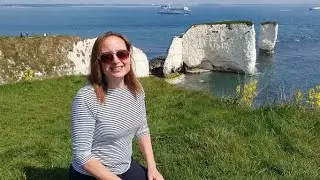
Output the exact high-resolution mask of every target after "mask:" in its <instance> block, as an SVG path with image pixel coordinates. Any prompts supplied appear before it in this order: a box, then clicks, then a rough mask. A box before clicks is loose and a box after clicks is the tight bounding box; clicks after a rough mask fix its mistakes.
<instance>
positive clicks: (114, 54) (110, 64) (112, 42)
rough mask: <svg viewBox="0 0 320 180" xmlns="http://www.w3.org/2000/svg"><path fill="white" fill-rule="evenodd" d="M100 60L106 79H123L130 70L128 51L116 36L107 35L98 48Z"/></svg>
mask: <svg viewBox="0 0 320 180" xmlns="http://www.w3.org/2000/svg"><path fill="white" fill-rule="evenodd" d="M100 61H101V62H102V66H103V70H104V73H105V75H106V76H107V79H108V80H113V79H119V78H120V79H121V78H122V79H123V78H124V76H125V75H126V74H128V72H129V71H130V53H129V51H128V50H127V47H126V44H125V42H124V41H123V40H122V39H121V38H119V37H117V36H109V37H107V38H106V39H105V40H104V41H103V43H102V46H101V49H100Z"/></svg>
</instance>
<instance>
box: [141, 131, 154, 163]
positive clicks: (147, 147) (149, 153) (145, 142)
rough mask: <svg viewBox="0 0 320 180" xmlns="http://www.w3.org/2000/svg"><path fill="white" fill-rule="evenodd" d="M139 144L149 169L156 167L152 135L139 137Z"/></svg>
mask: <svg viewBox="0 0 320 180" xmlns="http://www.w3.org/2000/svg"><path fill="white" fill-rule="evenodd" d="M138 144H139V148H140V151H141V153H142V154H143V156H144V159H145V160H146V162H147V165H148V169H149V168H156V162H155V160H154V155H153V150H152V144H151V138H150V135H144V136H142V137H141V138H140V139H139V141H138Z"/></svg>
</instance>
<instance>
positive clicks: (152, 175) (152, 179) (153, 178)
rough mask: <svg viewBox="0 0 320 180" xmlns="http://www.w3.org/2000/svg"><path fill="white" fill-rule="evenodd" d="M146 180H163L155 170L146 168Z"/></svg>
mask: <svg viewBox="0 0 320 180" xmlns="http://www.w3.org/2000/svg"><path fill="white" fill-rule="evenodd" d="M148 180H164V179H163V177H162V175H161V174H160V173H159V171H158V170H157V168H149V167H148Z"/></svg>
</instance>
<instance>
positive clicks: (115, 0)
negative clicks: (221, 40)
mask: <svg viewBox="0 0 320 180" xmlns="http://www.w3.org/2000/svg"><path fill="white" fill-rule="evenodd" d="M172 2H175V3H176V4H193V3H197V4H320V0H121V1H119V0H0V4H167V3H172Z"/></svg>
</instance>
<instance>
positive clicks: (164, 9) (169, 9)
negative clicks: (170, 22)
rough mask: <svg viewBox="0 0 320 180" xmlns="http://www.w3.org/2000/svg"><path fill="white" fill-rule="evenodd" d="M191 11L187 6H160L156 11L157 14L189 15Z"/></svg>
mask: <svg viewBox="0 0 320 180" xmlns="http://www.w3.org/2000/svg"><path fill="white" fill-rule="evenodd" d="M190 12H191V10H190V9H189V7H187V6H176V5H174V6H173V5H170V4H167V5H161V6H160V8H159V9H158V13H159V14H189V13H190Z"/></svg>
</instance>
